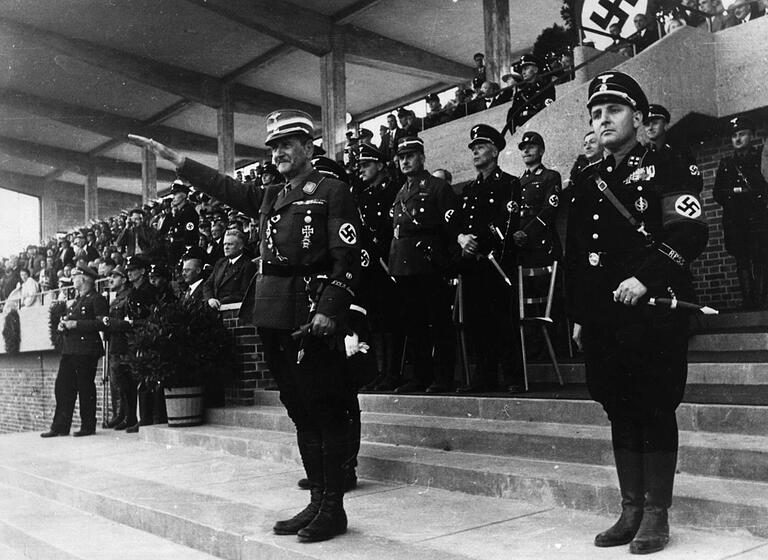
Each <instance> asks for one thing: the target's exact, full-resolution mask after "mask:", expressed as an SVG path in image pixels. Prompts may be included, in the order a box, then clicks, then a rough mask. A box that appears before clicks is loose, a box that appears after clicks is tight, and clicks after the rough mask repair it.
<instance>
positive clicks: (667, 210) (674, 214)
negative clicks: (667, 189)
mask: <svg viewBox="0 0 768 560" xmlns="http://www.w3.org/2000/svg"><path fill="white" fill-rule="evenodd" d="M661 207H662V223H663V225H664V226H667V225H669V224H673V223H675V222H683V221H690V220H693V221H695V222H700V223H702V224H703V223H706V222H705V220H704V212H703V206H702V204H701V199H700V198H699V197H698V196H697V195H695V194H693V193H676V194H671V195H668V196H665V197H664V198H662V200H661Z"/></svg>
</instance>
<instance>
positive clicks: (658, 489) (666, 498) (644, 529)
mask: <svg viewBox="0 0 768 560" xmlns="http://www.w3.org/2000/svg"><path fill="white" fill-rule="evenodd" d="M676 464H677V453H675V452H662V451H654V452H651V453H645V454H644V455H643V477H644V480H645V490H646V495H645V507H644V508H643V520H642V522H641V523H640V528H639V529H638V531H637V534H636V535H635V538H634V539H632V542H631V543H630V545H629V551H630V552H631V553H632V554H650V553H652V552H658V551H659V550H663V549H664V547H665V546H667V543H668V542H669V520H668V516H667V510H668V509H669V507H670V506H671V505H672V486H673V485H674V481H675V465H676Z"/></svg>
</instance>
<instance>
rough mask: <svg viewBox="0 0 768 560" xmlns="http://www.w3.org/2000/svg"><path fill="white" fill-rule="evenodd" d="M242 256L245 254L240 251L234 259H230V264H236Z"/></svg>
mask: <svg viewBox="0 0 768 560" xmlns="http://www.w3.org/2000/svg"><path fill="white" fill-rule="evenodd" d="M242 256H243V254H242V253H240V254H239V255H237V256H236V257H235V258H234V259H229V264H235V263H236V262H237V261H238V260H240V257H242Z"/></svg>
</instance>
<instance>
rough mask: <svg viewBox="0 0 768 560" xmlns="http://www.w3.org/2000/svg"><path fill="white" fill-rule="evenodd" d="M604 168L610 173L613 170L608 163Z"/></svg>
mask: <svg viewBox="0 0 768 560" xmlns="http://www.w3.org/2000/svg"><path fill="white" fill-rule="evenodd" d="M606 169H607V170H608V173H610V172H611V171H613V167H611V166H610V165H609V166H608V167H606Z"/></svg>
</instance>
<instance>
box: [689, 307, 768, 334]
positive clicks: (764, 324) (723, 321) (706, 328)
mask: <svg viewBox="0 0 768 560" xmlns="http://www.w3.org/2000/svg"><path fill="white" fill-rule="evenodd" d="M690 325H691V330H692V331H693V332H717V331H724V330H728V329H763V330H765V331H768V311H733V312H729V313H720V314H718V315H691V321H690Z"/></svg>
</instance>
